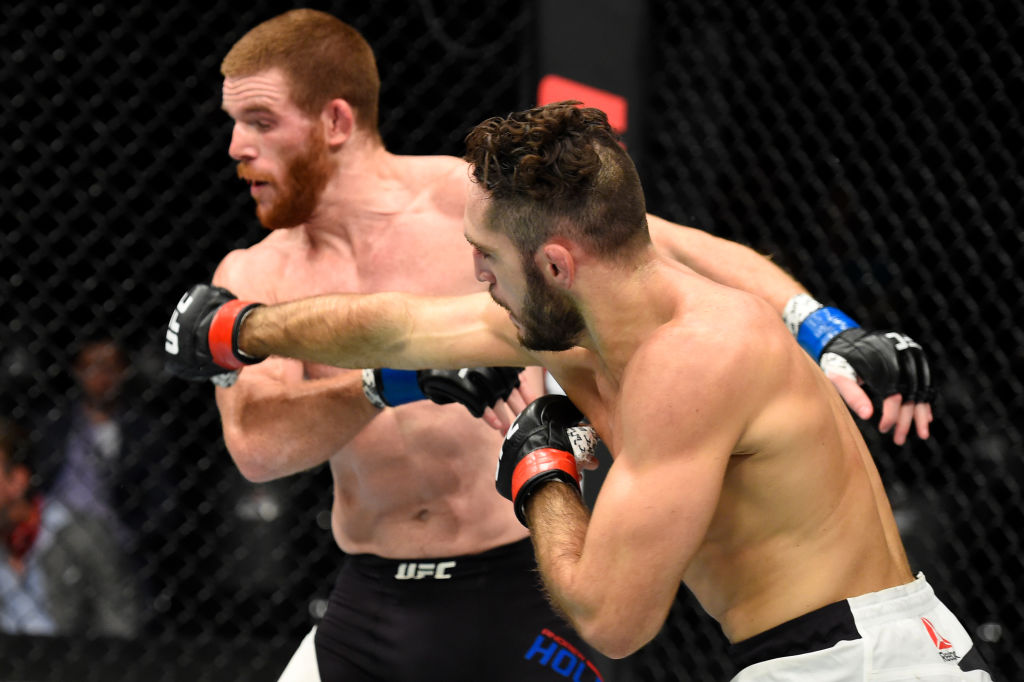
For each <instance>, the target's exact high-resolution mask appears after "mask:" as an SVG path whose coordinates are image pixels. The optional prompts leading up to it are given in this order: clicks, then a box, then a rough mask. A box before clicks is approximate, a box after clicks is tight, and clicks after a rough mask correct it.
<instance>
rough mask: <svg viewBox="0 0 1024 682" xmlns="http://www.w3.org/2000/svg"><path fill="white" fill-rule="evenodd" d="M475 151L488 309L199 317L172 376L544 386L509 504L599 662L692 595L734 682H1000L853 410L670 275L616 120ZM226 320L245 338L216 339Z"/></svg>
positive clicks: (526, 119) (314, 305) (496, 134)
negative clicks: (906, 528) (463, 377)
mask: <svg viewBox="0 0 1024 682" xmlns="http://www.w3.org/2000/svg"><path fill="white" fill-rule="evenodd" d="M467 146H468V153H467V159H468V160H469V161H470V162H471V164H472V168H473V176H474V179H475V181H476V182H475V183H474V184H473V186H472V188H471V190H470V194H469V199H468V203H467V207H466V217H465V223H464V228H465V235H466V238H467V240H468V241H469V242H470V243H471V244H472V245H473V247H474V249H475V251H474V253H475V255H474V260H475V265H476V273H477V277H478V278H479V279H480V280H481V281H483V282H485V283H487V284H488V286H489V289H490V292H489V294H490V296H488V295H487V294H476V295H468V296H463V297H422V296H415V295H409V294H400V293H385V294H371V295H367V296H358V295H349V296H346V295H338V296H324V297H318V298H312V299H306V300H302V301H297V302H293V303H287V304H283V305H277V306H262V307H256V308H254V309H253V310H252V311H251V313H250V314H249V315H248V317H246V318H245V319H244V320H241V321H239V320H238V316H237V315H236V314H235V313H233V312H231V310H232V309H231V308H229V307H223V306H220V305H218V303H217V302H211V304H209V305H206V306H200V307H198V309H196V308H190V309H189V310H186V311H185V313H184V319H185V322H183V323H182V325H183V332H182V333H189V334H190V338H191V339H192V343H195V344H196V348H197V349H198V352H194V353H191V354H190V355H189V356H188V357H187V358H186V357H183V358H181V361H182V362H183V363H186V364H188V363H191V365H192V367H193V369H194V370H196V371H201V370H202V371H207V372H214V371H217V367H216V366H214V365H212V363H210V362H209V361H208V360H206V357H208V354H211V352H212V354H213V355H214V356H216V355H218V354H219V355H220V356H221V357H224V356H226V355H234V356H236V357H237V356H239V355H240V354H241V356H242V357H246V358H258V357H262V356H267V355H285V356H290V357H301V358H305V359H306V360H310V361H316V362H322V363H328V364H334V365H338V366H348V367H359V366H363V365H369V366H374V365H378V364H393V365H395V366H399V367H405V368H410V369H412V368H417V367H454V366H457V365H459V364H462V363H467V362H468V363H471V364H475V365H513V364H516V365H517V364H542V365H544V366H545V367H547V368H548V369H549V370H550V371H551V372H552V374H553V375H554V376H555V377H556V379H557V380H558V382H559V383H560V384H561V386H562V387H563V388H565V390H566V392H567V394H568V398H564V397H555V396H545V397H543V398H541V399H539V401H538V402H535V403H533V404H532V405H531V406H529V407H528V408H527V409H526V410H525V411H524V412H523V413H522V414H521V415H520V416H519V417H518V418H517V420H516V421H515V423H514V424H513V425H512V427H511V428H510V429H509V432H508V435H507V436H506V441H505V445H504V447H503V452H502V456H501V459H500V462H499V469H498V482H499V489H500V490H501V492H503V493H504V494H505V495H506V496H508V497H510V498H511V499H512V500H513V502H514V507H515V509H516V511H517V512H518V516H520V518H521V519H522V520H523V521H524V523H526V524H527V525H528V526H529V528H530V531H531V538H532V541H533V544H534V548H535V552H536V558H537V562H538V565H539V568H540V571H541V574H542V576H543V579H544V583H545V585H546V587H547V591H548V593H549V595H550V596H551V599H552V600H553V601H554V603H555V604H556V605H557V606H558V608H559V609H560V610H561V611H562V612H563V613H564V614H565V615H566V616H567V617H568V619H569V620H570V621H571V622H572V623H573V625H574V627H575V629H576V631H577V632H578V633H580V634H581V635H582V636H583V637H584V639H586V640H587V641H588V642H589V643H591V644H593V645H594V646H596V647H597V648H598V649H599V650H601V651H602V652H603V653H605V654H607V655H609V656H612V657H622V656H627V655H629V654H630V653H632V652H634V651H636V650H637V649H638V648H640V647H641V646H643V645H644V644H645V643H646V642H648V641H649V640H650V639H651V638H652V637H654V635H655V634H656V633H657V632H658V631H659V629H660V628H661V626H662V624H663V622H664V620H665V617H666V615H667V613H668V611H669V607H670V605H671V604H672V602H673V599H674V597H675V594H676V591H677V590H678V587H679V584H680V581H682V582H685V584H686V585H687V587H689V588H690V589H691V590H692V591H693V593H694V594H695V595H696V597H697V599H698V600H699V601H700V603H701V604H702V605H703V607H704V608H705V609H706V610H707V611H708V613H710V614H711V615H712V616H713V617H714V618H716V619H717V621H718V622H719V623H720V625H721V627H722V630H723V632H724V633H725V635H726V636H727V637H728V638H729V640H730V641H731V642H732V643H733V645H734V648H733V652H734V656H735V661H736V663H737V666H738V667H739V668H741V671H740V672H739V673H738V675H737V677H736V679H738V680H763V679H778V680H781V679H785V680H808V681H810V680H822V679H829V680H868V679H871V680H876V679H909V678H911V677H914V678H915V679H925V680H936V681H938V680H951V679H957V680H978V681H980V680H988V679H990V678H989V676H988V674H987V673H985V672H983V671H982V670H981V669H979V666H980V663H979V662H978V661H977V655H976V652H975V650H974V649H973V648H972V643H971V640H970V637H969V635H968V633H967V631H966V630H965V629H964V627H963V626H962V625H961V624H960V622H959V621H958V620H957V618H956V617H955V616H954V615H953V614H952V613H951V612H950V611H949V610H948V609H947V608H946V607H945V606H944V605H943V604H942V603H941V602H940V601H939V600H938V599H937V598H936V596H935V594H934V593H933V591H932V589H931V587H930V586H929V585H928V583H927V582H926V580H925V578H924V576H923V575H921V574H918V576H917V577H916V578H915V577H914V574H913V573H912V572H911V569H910V567H909V565H908V563H907V559H906V556H905V553H904V550H903V546H902V544H901V542H900V539H899V535H898V533H897V529H896V524H895V522H894V520H893V516H892V512H891V509H890V506H889V503H888V500H887V499H886V497H885V493H884V491H883V488H882V484H881V481H880V479H879V476H878V472H877V471H876V469H875V466H874V463H873V461H872V459H871V455H870V453H869V452H868V450H867V447H866V446H865V444H864V441H863V439H862V437H861V435H860V433H859V431H858V430H857V427H856V425H855V424H854V422H853V420H852V418H851V416H850V414H849V412H848V411H847V409H846V406H845V405H844V404H843V402H842V400H841V399H840V397H839V395H838V394H837V393H836V392H835V391H834V390H833V388H832V386H831V385H830V384H829V383H828V380H827V379H826V378H825V376H824V375H823V374H822V373H821V372H820V371H819V368H818V367H817V365H816V364H815V363H814V362H813V361H812V360H811V359H810V358H809V357H808V355H807V354H806V353H805V352H804V351H803V350H801V348H800V347H799V346H798V345H797V343H795V342H794V340H793V338H792V336H791V335H790V334H789V332H788V331H787V329H786V327H785V325H784V324H783V323H782V322H781V321H780V320H779V317H778V315H777V314H776V312H775V311H774V310H773V309H772V308H771V306H769V305H768V304H766V303H765V302H764V301H763V300H761V299H758V298H755V297H753V296H750V295H749V294H746V293H744V292H740V291H738V290H735V289H731V288H728V287H723V286H721V285H718V284H715V283H713V282H711V281H709V280H707V279H705V278H703V277H701V276H700V275H698V274H696V273H695V272H693V271H692V270H690V269H689V268H686V267H683V266H681V265H679V264H677V263H675V262H672V261H670V260H668V259H666V258H665V257H664V256H663V255H661V253H659V251H658V250H657V249H656V248H655V247H654V245H653V244H652V242H651V239H650V237H649V234H648V230H647V220H646V216H645V211H644V199H643V194H642V191H641V187H640V182H639V178H638V177H637V174H636V171H635V169H634V167H633V165H632V162H631V161H630V159H629V157H628V155H627V154H626V153H625V152H624V151H623V149H622V148H621V147H620V146H619V145H618V144H617V141H616V139H615V137H614V136H613V134H612V132H611V130H610V128H609V127H608V125H607V120H606V119H605V117H604V115H603V114H602V113H601V112H599V111H597V110H594V109H583V110H580V109H577V108H575V107H573V106H570V105H566V104H561V105H551V106H547V107H541V108H537V109H533V110H529V111H526V112H520V113H518V114H514V115H512V116H510V117H509V118H507V119H500V118H499V119H492V120H489V121H486V122H484V123H483V124H481V125H480V126H478V127H477V128H476V129H474V131H473V132H472V133H471V134H470V136H469V138H468V141H467ZM491 298H493V300H494V301H496V302H498V303H499V304H500V305H501V308H504V309H505V310H507V311H508V312H507V314H506V313H505V311H504V310H502V309H501V308H499V307H497V306H494V305H493V304H492V302H491V300H490V299H491ZM219 317H223V320H222V322H221V323H223V324H229V326H230V327H231V328H232V329H234V330H236V331H237V333H236V334H230V335H226V336H224V337H218V336H215V335H210V334H209V333H208V332H207V330H206V324H205V322H204V320H209V319H212V320H213V321H214V324H217V323H218V322H217V320H218V318H219ZM236 321H239V324H237V325H236V324H235V322H236ZM211 344H212V345H211ZM227 364H228V366H237V365H238V362H237V360H236V361H234V362H232V361H230V360H228V361H227ZM569 399H571V401H572V403H574V404H575V406H578V408H579V411H580V412H581V413H582V414H580V413H576V412H575V407H574V406H573V405H572V404H570V403H569V402H568V401H569ZM582 415H586V416H587V418H588V419H589V422H590V425H591V426H592V427H593V428H594V429H595V430H596V432H597V433H598V434H600V436H601V437H602V438H603V439H604V441H605V442H606V443H607V445H608V447H609V449H610V451H611V452H612V454H613V455H614V457H615V461H614V464H613V465H612V466H611V468H610V470H609V472H608V474H607V477H606V478H605V481H604V484H603V486H602V489H601V491H600V493H599V495H598V497H597V502H596V505H595V507H594V509H593V514H592V515H591V514H589V513H588V511H587V509H586V507H585V506H584V505H583V503H582V502H581V499H580V490H579V486H578V482H577V481H578V474H577V467H576V464H575V462H576V457H575V455H576V454H578V453H577V452H573V453H570V452H569V451H570V450H573V451H579V450H583V451H585V449H586V448H585V444H584V446H582V447H581V446H580V445H574V440H575V441H581V442H582V440H583V439H579V438H575V439H574V438H573V437H571V436H569V435H568V430H569V429H573V428H578V425H577V422H578V421H579V419H580V418H581V417H582ZM509 514H510V516H512V517H513V518H515V517H516V515H513V514H512V513H511V511H509Z"/></svg>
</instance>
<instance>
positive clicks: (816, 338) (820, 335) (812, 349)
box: [796, 308, 860, 360]
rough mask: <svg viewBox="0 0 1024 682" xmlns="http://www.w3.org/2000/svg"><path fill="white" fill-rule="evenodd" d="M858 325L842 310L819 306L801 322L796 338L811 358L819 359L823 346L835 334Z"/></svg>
mask: <svg viewBox="0 0 1024 682" xmlns="http://www.w3.org/2000/svg"><path fill="white" fill-rule="evenodd" d="M859 326H860V325H859V324H857V323H856V322H854V321H853V320H851V319H850V318H849V316H848V315H847V314H846V313H844V312H843V311H842V310H839V309H837V308H819V309H818V310H815V311H814V312H813V313H811V314H810V315H808V316H807V317H806V319H804V321H803V323H801V325H800V330H799V331H798V332H797V335H796V340H797V342H798V343H799V344H800V346H801V347H802V348H803V349H804V350H805V351H807V352H808V353H809V354H810V356H811V357H812V358H814V359H815V360H820V359H821V353H822V351H823V350H825V346H827V345H828V342H829V341H831V340H832V339H834V338H835V336H836V334H838V333H839V332H842V331H846V330H847V329H854V328H856V327H859Z"/></svg>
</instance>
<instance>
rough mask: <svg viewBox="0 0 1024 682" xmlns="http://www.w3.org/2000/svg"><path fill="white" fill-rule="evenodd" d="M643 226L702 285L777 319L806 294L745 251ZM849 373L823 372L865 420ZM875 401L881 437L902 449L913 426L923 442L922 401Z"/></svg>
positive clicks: (926, 417)
mask: <svg viewBox="0 0 1024 682" xmlns="http://www.w3.org/2000/svg"><path fill="white" fill-rule="evenodd" d="M647 221H648V225H649V227H650V232H651V239H652V240H653V241H654V243H655V244H656V245H657V246H658V248H659V249H661V251H662V252H663V253H665V254H666V255H667V256H668V257H670V258H672V259H673V260H675V261H677V262H679V263H682V264H684V265H686V266H688V267H690V268H692V269H693V270H695V271H697V272H698V273H700V274H701V275H704V276H705V277H707V278H708V279H711V280H714V281H716V282H719V283H721V284H725V285H727V286H730V287H733V288H734V289H741V290H743V291H746V292H748V293H751V294H753V295H755V296H758V297H759V298H762V299H764V300H766V301H768V303H769V304H770V305H771V306H772V308H774V309H775V310H776V312H778V313H779V314H780V315H782V314H783V311H784V310H785V308H786V304H787V302H789V301H790V299H792V298H793V297H794V296H796V295H798V294H807V293H808V292H807V289H806V288H804V286H803V285H802V284H800V283H799V282H797V281H796V280H795V279H793V277H791V276H790V275H789V274H788V273H786V272H785V271H784V270H783V269H782V268H780V267H779V266H777V265H775V264H774V263H773V262H772V261H771V260H770V259H769V258H767V257H765V256H763V255H761V254H759V253H757V252H756V251H754V250H753V249H751V248H748V247H746V246H743V245H742V244H737V243H736V242H731V241H729V240H726V239H721V238H719V237H715V236H713V235H710V234H708V233H707V232H704V231H702V230H698V229H695V228H692V227H685V226H683V225H677V224H675V223H671V222H669V221H667V220H664V219H662V218H659V217H657V216H653V215H648V216H647ZM815 359H817V358H815ZM850 373H852V370H848V371H847V372H842V371H840V372H835V371H826V374H827V375H828V377H829V379H830V380H831V381H832V383H833V384H834V385H835V387H836V390H838V391H839V394H840V395H841V396H842V397H843V400H844V401H845V402H846V404H847V405H848V406H849V407H850V409H851V410H853V412H854V413H855V414H856V415H857V416H858V417H860V418H861V419H869V418H871V417H872V416H873V415H874V412H875V409H874V406H873V404H872V401H871V398H870V397H869V396H868V394H867V393H866V392H865V391H864V389H863V388H862V387H861V385H860V381H858V377H857V376H850ZM860 379H864V377H860ZM879 398H884V399H885V400H884V402H883V404H882V414H881V415H880V418H879V422H878V429H879V430H880V431H881V432H882V433H888V432H889V431H890V430H891V431H892V432H893V440H894V441H895V442H896V444H898V445H902V444H903V443H904V442H905V441H906V437H907V434H908V433H909V431H910V429H911V427H912V426H913V425H916V431H917V434H918V436H919V437H920V438H928V436H929V432H930V430H929V424H930V423H931V421H932V411H931V405H930V404H929V402H928V399H925V400H924V401H920V402H915V400H914V397H913V396H910V397H908V396H901V395H899V394H891V395H881V396H879ZM904 398H906V399H904Z"/></svg>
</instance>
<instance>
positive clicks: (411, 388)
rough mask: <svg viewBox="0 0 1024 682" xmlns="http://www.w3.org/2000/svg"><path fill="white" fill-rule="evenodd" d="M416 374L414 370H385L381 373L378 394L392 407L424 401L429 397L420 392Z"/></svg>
mask: <svg viewBox="0 0 1024 682" xmlns="http://www.w3.org/2000/svg"><path fill="white" fill-rule="evenodd" d="M416 374H417V372H416V370H412V369H387V368H384V369H382V370H381V371H380V379H381V381H380V386H378V387H377V392H378V393H379V394H380V397H381V398H383V399H384V402H386V403H387V404H388V405H391V406H395V405H404V404H405V403H411V402H415V401H417V400H424V399H425V398H426V397H427V396H425V395H423V391H421V390H420V384H419V381H418V380H417V379H416Z"/></svg>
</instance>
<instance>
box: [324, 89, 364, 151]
mask: <svg viewBox="0 0 1024 682" xmlns="http://www.w3.org/2000/svg"><path fill="white" fill-rule="evenodd" d="M320 118H321V121H322V122H323V125H324V137H325V138H326V139H327V144H328V145H330V146H332V147H335V146H337V145H341V144H344V143H345V141H346V140H348V138H349V137H351V136H352V130H353V129H354V128H355V125H356V115H355V112H354V111H353V110H352V105H350V104H349V103H348V101H347V100H344V99H341V98H340V97H339V98H335V99H332V100H331V101H330V102H328V103H327V104H325V105H324V110H323V112H322V113H321V115H320Z"/></svg>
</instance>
